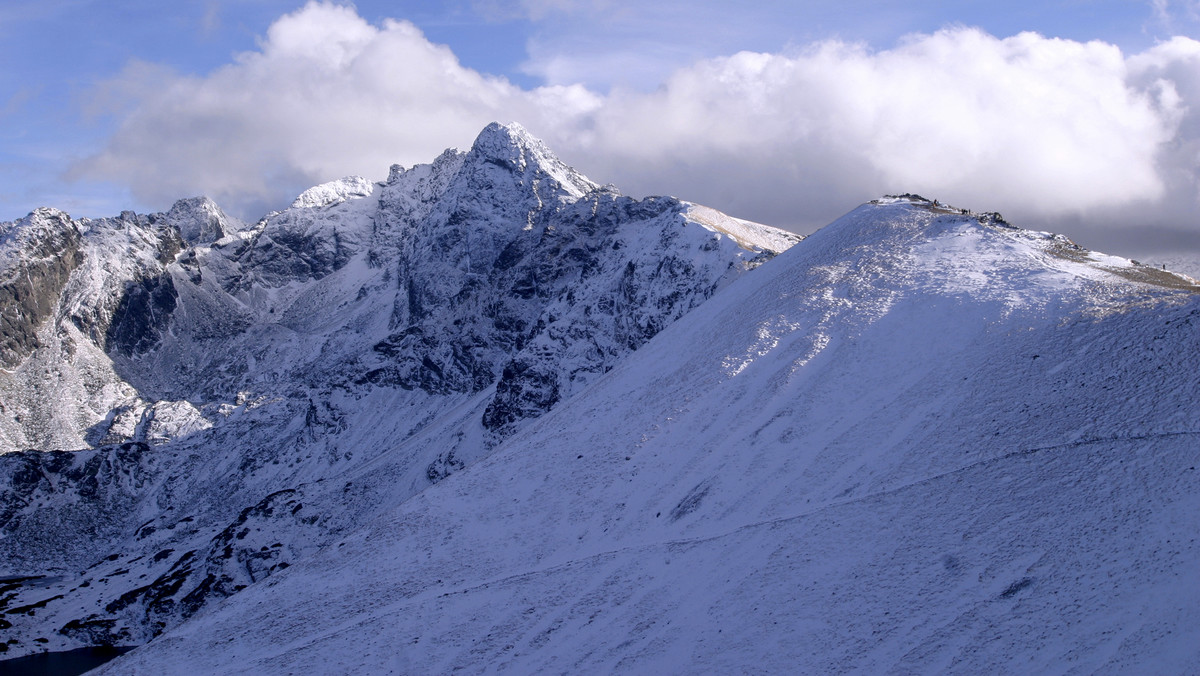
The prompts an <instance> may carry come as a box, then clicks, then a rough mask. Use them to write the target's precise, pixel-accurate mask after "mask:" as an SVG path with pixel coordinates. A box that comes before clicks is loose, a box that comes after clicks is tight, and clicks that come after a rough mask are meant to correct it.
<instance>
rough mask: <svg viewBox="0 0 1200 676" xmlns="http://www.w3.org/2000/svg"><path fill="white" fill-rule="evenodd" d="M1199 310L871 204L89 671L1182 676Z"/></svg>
mask: <svg viewBox="0 0 1200 676" xmlns="http://www.w3.org/2000/svg"><path fill="white" fill-rule="evenodd" d="M1198 291H1200V288H1197V286H1196V284H1195V282H1194V281H1193V280H1190V279H1188V278H1184V277H1180V276H1177V275H1173V274H1170V273H1165V272H1163V271H1161V270H1159V271H1156V270H1154V269H1152V268H1148V267H1144V266H1139V265H1135V264H1133V263H1131V262H1130V261H1127V260H1123V259H1118V258H1114V257H1110V256H1105V255H1102V254H1097V253H1093V252H1089V251H1085V250H1083V249H1080V248H1079V247H1077V246H1075V245H1073V244H1072V243H1071V242H1070V240H1068V239H1066V238H1064V237H1062V236H1057V235H1050V234H1048V233H1042V232H1036V231H1029V230H1023V229H1019V228H1015V227H1013V226H1011V225H1009V224H1008V223H1006V222H1005V221H1004V219H1002V218H1001V217H999V215H997V214H975V213H971V212H965V211H963V210H958V209H951V208H946V207H944V206H943V205H941V204H939V203H937V202H930V201H927V200H924V199H921V198H919V197H916V196H901V197H895V198H886V199H882V200H877V201H874V202H871V203H868V204H865V205H863V206H861V207H860V208H858V209H856V210H854V211H852V212H851V213H849V214H848V215H847V216H845V217H843V218H841V219H839V220H838V221H836V222H834V223H832V224H831V225H829V226H827V227H825V228H824V229H822V230H820V231H818V232H817V233H815V234H814V235H812V236H811V237H809V238H808V239H806V240H804V241H803V242H800V243H799V244H797V245H796V246H794V247H792V248H791V249H790V250H788V251H787V252H785V253H784V254H782V255H780V256H778V257H776V258H775V259H774V260H771V261H770V262H768V263H766V264H765V265H763V266H762V267H761V268H760V269H759V270H757V271H755V272H754V273H753V274H750V275H746V276H744V277H742V278H741V279H739V280H738V281H737V282H736V283H733V284H730V285H729V286H728V287H727V288H725V289H724V290H723V291H722V292H720V293H718V294H716V295H714V296H713V297H712V298H711V299H710V300H709V301H707V302H705V303H704V304H703V305H701V306H699V307H698V308H696V309H695V310H693V311H692V312H690V313H688V314H687V315H686V316H684V317H683V318H681V319H680V320H678V321H676V322H674V323H673V324H671V325H670V326H668V327H666V328H665V329H663V330H662V331H661V332H659V333H658V334H657V335H655V336H654V337H653V338H652V339H650V340H649V341H648V342H647V343H646V344H644V345H643V346H641V347H640V349H638V350H637V351H636V352H633V353H632V354H631V355H630V356H628V357H627V358H625V359H624V360H622V361H621V362H620V363H619V364H617V365H616V366H615V367H614V368H612V369H611V370H609V371H608V372H607V373H606V374H605V375H603V376H600V377H598V378H597V379H595V380H594V381H593V382H591V383H590V384H589V385H588V387H586V388H585V389H583V390H581V391H580V392H579V394H578V395H577V396H575V397H573V398H570V399H568V400H566V401H564V402H563V403H562V404H561V405H559V406H557V407H555V408H554V409H553V410H552V411H550V412H549V413H547V414H545V415H542V416H540V417H539V418H537V419H536V420H534V421H532V422H530V423H529V424H527V425H525V426H524V427H523V429H521V430H520V431H518V432H516V433H515V434H513V435H511V436H509V437H507V438H506V439H505V440H503V441H502V442H501V443H500V444H499V445H498V446H497V447H495V449H494V450H493V452H492V453H491V454H490V455H488V456H487V457H486V458H483V459H481V460H479V461H477V462H475V463H473V464H471V465H469V466H467V467H465V468H464V469H462V470H461V471H458V472H455V473H454V474H453V475H451V476H449V477H448V478H446V479H445V480H443V481H440V482H438V483H437V484H436V485H433V486H431V487H429V488H427V489H426V490H424V491H422V492H420V493H419V494H415V495H413V496H412V497H411V498H410V499H408V500H406V501H404V502H403V503H401V504H399V505H397V506H395V507H391V508H389V509H387V510H381V511H380V512H379V513H378V514H377V515H376V516H375V517H374V518H373V519H372V520H371V521H370V522H369V523H366V524H365V525H363V526H362V527H360V528H357V529H355V530H353V531H350V532H348V533H347V534H346V535H345V536H343V537H340V538H338V539H336V541H331V542H330V543H329V544H328V545H327V546H326V547H324V548H322V549H321V550H320V551H317V552H314V553H313V554H312V555H311V556H308V557H305V558H304V559H303V560H302V561H298V562H297V563H296V565H294V566H292V567H290V568H288V569H287V570H286V571H282V572H279V573H277V574H275V575H272V576H271V577H270V578H269V579H267V580H265V581H263V582H259V583H257V584H254V585H252V586H250V587H248V588H247V589H245V590H244V591H242V592H241V593H239V594H237V595H236V596H234V597H232V598H230V599H228V600H227V601H226V602H225V603H223V604H221V605H220V606H218V607H216V608H213V609H212V610H210V611H209V612H206V613H204V614H202V615H197V616H195V617H194V618H193V619H192V620H191V621H189V622H187V623H186V624H183V625H181V626H179V627H177V628H175V629H173V630H169V631H167V632H165V633H164V634H162V635H161V636H159V637H158V638H157V639H155V640H153V641H151V642H150V643H149V644H147V645H145V646H143V647H142V648H140V649H138V650H135V651H134V652H132V653H129V654H127V655H125V656H124V657H122V658H119V659H118V660H117V661H115V662H112V663H110V664H109V665H108V666H107V667H106V668H105V669H102V670H101V672H100V673H121V674H150V673H176V672H186V673H256V674H258V673H293V672H297V671H304V672H306V673H328V672H336V673H359V672H362V673H445V672H450V671H457V670H462V671H465V672H468V673H474V672H482V671H489V672H491V671H497V672H506V673H540V672H555V673H559V672H569V673H581V672H582V673H599V672H603V673H611V672H621V673H627V672H633V673H662V672H669V673H694V672H707V673H742V672H763V673H832V672H869V673H927V672H963V673H1013V672H1033V673H1068V672H1069V673H1077V672H1084V673H1092V672H1101V673H1190V672H1192V671H1193V670H1194V668H1195V665H1196V664H1197V663H1198V661H1200V640H1198V639H1200V636H1198V635H1197V630H1196V627H1198V626H1200V622H1198V620H1200V585H1197V584H1196V571H1197V570H1198V569H1200V540H1197V538H1196V533H1197V526H1198V519H1200V517H1198V516H1197V515H1198V514H1200V482H1198V481H1197V474H1196V472H1197V467H1198V466H1200V443H1198V440H1200V426H1198V419H1197V416H1196V410H1197V408H1196V400H1197V395H1198V394H1200V380H1198V377H1197V373H1200V368H1198V367H1200V330H1198V329H1200V294H1198V293H1197V292H1198ZM372 471H373V470H372ZM355 481H357V479H355ZM346 491H347V494H348V495H356V493H355V489H354V487H353V486H352V485H350V484H349V483H348V484H347V485H346ZM280 506H282V505H280ZM277 508H278V507H277ZM253 527H257V523H256V524H255V525H254V526H252V527H251V528H252V534H251V535H248V536H247V538H250V537H254V538H261V537H265V535H264V534H261V533H260V532H259V531H253Z"/></svg>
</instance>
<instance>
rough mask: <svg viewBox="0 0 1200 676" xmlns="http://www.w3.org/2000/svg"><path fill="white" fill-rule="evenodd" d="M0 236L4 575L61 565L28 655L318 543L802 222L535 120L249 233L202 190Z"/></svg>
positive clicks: (33, 590) (137, 630)
mask: <svg viewBox="0 0 1200 676" xmlns="http://www.w3.org/2000/svg"><path fill="white" fill-rule="evenodd" d="M0 228H3V233H4V234H3V239H2V240H0V256H2V257H0V263H2V264H3V267H2V272H3V280H0V294H5V298H6V299H8V300H10V301H11V302H6V303H5V305H4V308H5V311H4V314H3V316H0V330H2V336H0V337H2V340H3V343H2V344H0V359H2V360H3V365H4V366H5V370H3V371H0V404H2V405H3V408H2V409H0V451H3V452H6V453H7V454H4V455H0V487H2V488H0V534H3V537H2V538H0V561H5V562H6V565H7V569H5V570H0V574H5V575H10V576H12V575H20V576H27V577H29V576H32V577H34V578H38V576H43V577H40V578H38V579H36V580H34V581H32V582H29V583H28V584H18V585H17V587H16V588H14V589H10V590H9V591H8V592H6V596H4V597H3V598H4V603H6V604H7V606H8V608H9V611H8V612H9V614H10V615H11V616H12V617H13V618H14V619H12V620H8V621H10V622H11V623H12V624H13V627H12V628H11V629H9V632H12V635H13V636H14V637H16V638H15V639H14V640H16V641H18V643H14V644H12V645H11V647H10V648H9V650H10V654H20V653H23V652H29V651H31V650H37V649H41V648H42V647H43V646H49V647H55V646H60V647H71V646H75V645H79V644H81V643H82V644H87V643H97V642H99V643H105V642H109V643H129V642H139V641H142V640H146V639H147V638H149V637H151V636H153V635H155V634H157V633H158V632H160V631H162V630H163V629H164V628H166V627H170V626H173V625H174V624H176V623H178V622H179V621H180V620H182V619H184V618H186V617H190V616H192V615H193V614H195V613H197V612H200V611H201V610H202V609H203V608H204V607H206V605H207V604H208V603H209V602H210V601H211V600H212V599H214V598H223V597H225V596H228V595H230V594H233V593H236V592H237V591H238V590H240V589H241V588H243V587H245V586H246V585H249V584H253V583H254V582H256V581H259V580H261V579H263V578H264V577H266V576H268V575H270V574H271V572H272V571H274V570H278V569H280V568H281V567H287V566H288V565H291V564H292V563H294V562H295V561H297V560H301V559H303V558H304V557H305V556H308V555H309V554H311V553H312V552H314V551H315V550H316V549H318V548H320V547H321V546H323V545H324V544H326V543H328V542H330V541H331V540H332V539H333V538H335V537H336V536H337V535H338V534H339V533H343V532H345V531H346V530H347V529H349V528H353V527H355V526H356V525H359V524H361V523H362V522H363V521H364V520H365V519H368V518H370V517H371V516H372V515H373V514H376V513H378V512H379V511H380V510H382V509H385V508H387V507H388V506H389V505H395V504H399V503H400V502H402V501H404V500H405V499H407V498H408V497H409V496H411V495H413V494H415V493H416V492H418V491H420V490H422V489H424V488H425V487H427V486H428V485H429V484H430V483H431V482H436V481H439V480H441V479H443V478H445V477H446V476H448V475H449V474H451V473H453V472H455V471H457V470H459V469H461V468H463V467H465V466H466V465H468V464H470V463H472V462H473V461H475V460H477V459H479V458H481V457H483V456H484V455H486V454H487V453H488V452H489V451H490V449H491V448H493V447H494V446H495V445H496V444H497V443H499V442H500V441H502V440H503V439H505V438H507V437H509V436H511V435H512V434H514V433H515V432H516V431H518V430H520V429H521V428H522V427H523V426H524V425H526V424H528V422H529V421H530V420H532V419H534V418H537V417H539V416H541V415H543V414H544V413H546V412H547V411H549V410H550V409H552V408H554V407H555V406H557V405H558V404H559V403H561V402H563V401H565V400H567V399H569V398H570V397H571V396H572V395H573V394H575V393H576V392H578V391H580V390H581V389H582V388H583V387H584V386H586V385H587V384H588V383H589V382H591V381H593V380H595V379H596V378H597V377H599V376H601V375H602V374H604V373H605V372H607V371H608V370H610V369H612V368H613V367H614V366H615V365H616V364H617V363H618V362H620V361H621V360H622V359H623V358H624V357H625V356H627V355H628V354H629V353H631V352H632V351H633V350H636V349H637V348H639V347H640V346H641V345H643V344H644V343H645V342H646V341H647V340H649V339H650V338H651V337H652V336H654V335H655V334H656V333H657V332H658V331H660V330H662V329H663V328H664V327H666V326H667V325H669V324H670V323H672V322H673V321H675V320H676V319H678V318H679V317H681V316H682V315H683V314H685V313H686V312H688V310H690V309H692V308H693V307H695V306H697V305H698V304H700V303H702V302H704V301H705V300H706V299H707V298H709V297H711V296H712V295H713V294H714V293H716V292H717V291H718V290H720V289H721V288H722V287H724V286H725V285H727V284H728V283H729V282H731V281H732V280H734V279H736V278H737V277H739V276H740V275H742V274H744V273H745V272H747V271H748V270H751V269H753V268H754V267H756V266H757V265H759V264H760V263H761V262H762V261H764V260H766V259H768V258H770V257H771V256H773V255H774V254H775V253H777V252H779V251H781V250H782V249H784V248H787V246H790V245H791V244H792V243H794V242H795V241H796V240H797V239H798V238H796V237H794V236H791V235H788V234H787V233H783V232H781V231H778V230H775V229H772V228H767V227H766V226H760V225H756V224H752V223H746V222H744V221H738V220H736V219H731V218H729V217H726V216H723V215H720V214H716V212H712V211H711V210H704V209H702V208H700V207H696V206H695V205H690V204H687V203H684V202H680V201H678V200H675V199H672V198H648V199H642V200H638V199H632V198H629V197H624V196H622V195H620V194H619V193H618V192H617V191H616V190H615V189H613V188H611V187H600V186H598V185H596V184H595V183H593V182H591V181H590V180H588V179H587V178H585V177H583V176H582V175H580V174H579V173H577V172H575V171H574V170H573V169H571V168H570V167H568V166H566V165H565V164H563V163H562V162H561V161H559V160H558V159H557V158H556V157H554V155H553V154H552V153H551V152H550V151H549V150H548V149H547V148H546V147H545V146H544V145H543V144H542V143H541V142H539V141H537V140H536V139H534V138H532V137H531V136H529V135H528V133H527V132H525V131H524V130H523V129H521V128H520V127H517V126H515V125H513V126H501V125H491V126H489V127H488V128H486V129H485V130H484V131H483V132H482V133H481V134H480V136H479V138H478V139H477V140H476V142H475V144H474V145H473V147H472V148H471V149H470V150H469V151H467V152H459V151H454V150H450V151H447V152H445V153H443V154H442V155H441V156H440V157H438V158H437V159H435V160H434V161H433V162H432V163H431V164H428V165H418V166H416V167H411V168H408V169H405V168H403V167H398V166H397V167H393V168H392V171H391V173H390V175H389V177H388V179H387V180H386V181H384V182H381V183H372V182H370V181H366V180H364V179H361V178H357V177H352V178H347V179H343V180H340V181H334V182H332V183H329V184H325V185H322V186H317V187H315V188H313V189H310V190H308V191H306V192H305V193H304V194H302V195H301V196H300V197H299V198H297V200H296V202H295V203H294V204H293V205H292V206H291V207H290V208H288V209H286V210H284V211H281V212H278V213H273V214H270V215H268V216H267V217H265V218H264V219H262V220H261V221H259V222H258V223H256V224H254V225H250V226H247V225H245V224H242V223H240V222H238V221H236V220H235V219H232V218H229V217H228V216H226V215H225V214H224V213H222V212H221V210H220V209H219V208H218V207H217V206H216V205H215V204H213V203H212V202H211V201H209V200H206V199H203V198H198V199H191V200H182V201H180V202H179V203H177V204H176V205H175V206H174V207H173V208H172V209H171V210H170V211H168V212H166V213H164V214H154V215H136V214H133V213H129V212H127V213H125V214H122V215H121V216H120V217H118V218H113V219H103V220H98V221H89V220H82V221H75V220H72V219H70V218H69V217H68V216H66V215H65V214H62V213H61V212H56V211H52V210H42V211H38V212H35V213H34V214H32V215H31V216H30V217H29V218H27V219H24V220H22V221H18V222H15V223H10V224H4V225H3V226H0ZM21 449H33V450H32V451H25V452H16V451H20V450H21ZM51 450H63V451H71V452H70V453H59V454H49V455H47V454H46V453H45V451H51ZM49 521H54V522H56V523H58V524H60V526H59V527H58V528H56V529H49V528H48V523H49ZM46 576H48V577H46ZM48 580H49V581H48ZM47 599H49V600H47ZM42 601H45V602H44V603H42ZM38 603H41V605H37V607H36V608H30V609H28V610H22V611H21V612H18V613H14V612H13V610H12V609H13V608H23V607H24V606H28V605H31V604H34V605H36V604H38ZM6 617H8V615H6ZM35 638H45V639H47V642H45V643H37V642H34V641H33V639H35Z"/></svg>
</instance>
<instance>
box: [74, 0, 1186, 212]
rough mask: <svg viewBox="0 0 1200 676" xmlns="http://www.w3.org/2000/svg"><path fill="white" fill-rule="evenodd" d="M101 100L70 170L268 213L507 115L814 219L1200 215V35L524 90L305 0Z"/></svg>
mask: <svg viewBox="0 0 1200 676" xmlns="http://www.w3.org/2000/svg"><path fill="white" fill-rule="evenodd" d="M553 4H554V3H548V6H551V5H553ZM97 100H99V101H104V102H108V104H110V105H111V104H112V102H120V104H119V105H120V106H121V107H120V108H119V114H120V115H122V116H123V123H122V125H121V126H120V129H119V131H118V132H117V133H116V134H115V135H114V136H113V137H112V139H111V140H110V142H109V143H108V145H107V147H106V148H105V149H104V150H103V151H102V152H100V153H99V154H97V155H95V156H93V157H91V158H88V159H87V160H86V161H84V162H82V163H80V164H78V165H77V166H76V167H75V169H74V172H75V175H77V176H79V177H86V178H92V179H97V178H99V179H104V180H109V181H117V182H120V183H122V184H125V185H128V186H130V188H131V190H132V191H133V193H134V195H135V197H137V198H138V199H139V200H141V201H143V202H144V203H146V204H151V205H161V206H166V205H168V204H169V203H170V201H172V200H174V199H175V198H178V197H181V196H187V195H193V194H200V193H203V194H208V195H210V196H211V197H213V198H214V199H216V200H217V201H218V202H220V203H222V204H223V205H226V206H227V207H228V208H231V209H232V210H234V211H235V212H238V211H240V212H241V213H242V215H244V216H247V217H250V218H255V217H257V216H259V215H261V213H262V212H264V211H266V210H267V209H269V208H278V207H280V206H282V205H285V204H286V203H287V202H288V201H290V199H291V198H292V197H293V196H294V195H295V194H296V193H297V192H299V191H300V190H302V189H304V188H306V187H308V186H309V185H312V184H315V183H319V182H323V181H327V180H330V179H333V178H337V177H340V176H343V175H347V174H360V175H364V176H368V177H373V178H382V177H383V176H385V175H386V173H387V167H388V165H389V164H391V163H394V162H399V163H402V164H406V165H408V164H413V163H417V162H426V161H429V160H431V159H432V158H433V157H434V156H436V154H437V153H438V152H440V151H441V150H442V149H443V148H445V147H447V146H458V147H466V146H468V145H469V144H470V142H471V140H472V139H473V138H474V135H475V134H476V133H477V132H478V131H479V130H480V129H481V128H482V127H483V126H484V125H485V124H487V123H488V122H490V121H492V120H499V121H504V122H507V121H518V122H520V123H521V124H523V125H524V126H526V127H527V128H529V129H530V131H531V132H533V133H534V134H536V135H538V136H540V137H542V138H543V139H544V140H546V141H547V143H549V144H550V146H551V147H552V148H554V149H555V150H556V151H557V152H558V153H559V154H560V155H561V156H562V157H563V159H564V160H566V161H568V162H569V163H571V164H574V165H575V166H576V167H578V168H579V169H581V170H582V171H584V172H585V173H587V174H588V175H589V176H591V177H592V178H593V179H595V180H598V181H600V182H612V183H614V184H616V185H618V186H620V187H621V188H622V189H623V190H624V191H626V192H627V193H630V194H637V195H641V194H662V193H670V194H675V195H677V196H679V197H681V198H684V199H691V200H695V201H698V202H702V203H705V204H709V205H711V206H714V207H717V208H719V209H723V210H725V211H729V212H730V213H733V214H736V215H738V216H741V217H744V218H751V219H755V220H760V221H763V222H767V223H772V224H777V225H782V226H785V227H793V228H797V229H800V230H804V229H808V228H812V227H815V226H818V225H821V224H823V223H825V222H827V221H828V220H830V219H831V218H833V217H835V216H837V215H839V214H840V213H842V212H844V211H846V210H847V209H849V208H851V207H852V206H854V205H855V204H858V203H859V202H862V201H864V200H867V199H870V198H872V197H875V196H877V195H879V194H881V193H883V192H896V191H916V192H922V193H925V194H928V195H929V196H930V197H934V196H936V197H939V198H941V199H943V200H944V201H949V202H952V203H957V204H961V205H963V206H970V207H973V208H979V209H999V210H1003V211H1005V213H1006V214H1008V215H1010V216H1012V215H1017V216H1018V217H1021V218H1023V219H1026V220H1032V221H1034V222H1032V223H1027V224H1028V225H1037V224H1038V222H1041V221H1046V220H1054V219H1059V220H1062V219H1066V220H1070V219H1077V220H1081V222H1082V221H1087V222H1088V223H1104V222H1112V223H1113V224H1117V223H1121V224H1129V223H1131V222H1133V221H1136V222H1139V223H1140V222H1145V223H1149V224H1153V225H1157V226H1161V227H1170V228H1176V229H1191V230H1192V231H1193V232H1200V226H1198V225H1197V223H1196V220H1197V219H1196V213H1197V207H1198V206H1200V42H1197V41H1195V40H1191V39H1187V38H1175V39H1174V40H1172V41H1170V42H1166V43H1162V44H1159V45H1158V46H1156V47H1154V48H1152V49H1150V50H1148V51H1146V52H1143V53H1140V54H1134V55H1126V54H1123V53H1121V51H1120V50H1119V49H1117V48H1116V47H1114V46H1112V45H1109V44H1105V43H1101V42H1089V43H1079V42H1073V41H1068V40H1061V39H1049V38H1045V37H1042V36H1039V35H1036V34H1033V33H1023V34H1020V35H1016V36H1013V37H1009V38H1004V39H1000V38H996V37H993V36H991V35H988V34H987V33H984V32H982V31H980V30H977V29H972V28H966V27H956V28H948V29H945V30H942V31H939V32H937V33H934V34H929V35H914V36H910V37H909V38H907V39H905V40H904V41H902V42H901V43H900V44H899V45H897V46H895V47H894V48H892V49H887V50H882V51H877V50H871V49H869V48H867V47H866V46H863V45H858V44H849V43H845V42H840V41H826V42H821V43H817V44H813V45H810V46H808V47H806V48H804V49H799V50H794V51H791V52H787V53H777V54H763V53H749V52H742V53H738V54H734V55H732V56H728V57H724V58H717V59H707V60H702V61H698V62H696V63H693V64H692V65H690V66H687V67H684V68H681V69H679V70H676V71H675V72H674V73H673V74H672V75H671V76H670V77H669V78H667V79H666V80H665V81H664V82H663V83H662V85H661V86H660V87H658V88H657V89H655V90H653V91H650V92H642V91H632V90H622V89H614V90H612V91H610V92H607V93H597V92H594V91H589V90H588V89H586V88H585V87H583V86H581V85H569V86H561V85H559V86H546V87H539V88H533V89H528V88H521V87H518V86H516V85H514V84H512V83H510V82H509V81H507V80H505V79H503V78H498V77H494V76H489V75H486V74H482V73H479V72H476V71H473V70H470V69H468V68H465V67H463V66H462V65H461V64H460V63H459V61H458V60H457V59H456V57H455V55H454V54H453V53H452V52H451V51H450V50H449V49H448V48H446V47H444V46H439V45H435V44H433V43H431V42H430V41H428V40H427V39H426V38H425V37H424V36H423V35H422V33H421V32H420V31H419V30H418V29H417V28H416V27H415V26H413V25H412V24H410V23H407V22H404V21H386V22H384V23H383V24H381V25H378V26H375V25H371V24H369V23H367V22H366V21H364V20H363V19H362V18H360V17H359V16H358V15H357V14H356V13H355V12H354V10H353V9H350V8H346V7H341V6H335V5H331V4H323V3H310V4H309V5H307V6H306V7H304V8H303V9H301V10H298V11H296V12H294V13H292V14H289V15H286V16H284V17H282V18H280V19H279V20H278V21H276V22H275V24H274V25H272V26H271V28H270V30H269V31H268V33H267V35H266V36H265V37H264V38H263V39H262V41H261V44H260V48H259V49H258V50H257V51H254V52H249V53H245V54H241V55H239V56H238V57H237V58H236V60H235V61H234V62H233V63H231V64H229V65H227V66H225V67H223V68H221V69H219V70H217V71H215V72H213V73H211V74H209V75H207V76H204V77H187V76H182V75H178V74H174V73H171V72H169V71H165V70H163V69H161V68H159V67H154V66H151V65H148V64H132V65H130V66H129V67H128V68H127V69H126V70H125V71H124V72H123V73H122V75H121V76H120V77H118V78H116V79H114V80H112V81H110V82H108V83H106V84H104V85H103V86H102V87H101V89H100V90H99V91H98V96H97ZM110 110H111V108H110ZM1131 219H1132V220H1131Z"/></svg>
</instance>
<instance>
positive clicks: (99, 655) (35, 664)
mask: <svg viewBox="0 0 1200 676" xmlns="http://www.w3.org/2000/svg"><path fill="white" fill-rule="evenodd" d="M130 650H133V647H132V646H130V647H122V648H108V647H102V648H77V649H75V650H64V651H62V652H57V653H40V654H37V655H27V656H25V657H17V658H14V659H11V660H2V661H0V676H76V674H82V673H83V672H85V671H88V670H89V669H95V668H96V667H98V666H100V665H101V664H104V663H105V662H107V661H109V660H111V659H114V658H116V657H119V656H121V655H123V654H125V653H127V652H129V651H130Z"/></svg>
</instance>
